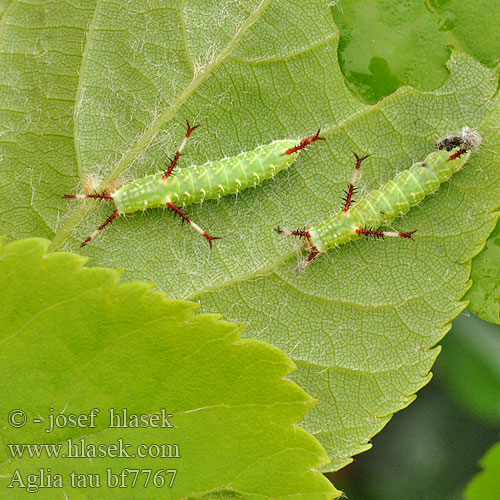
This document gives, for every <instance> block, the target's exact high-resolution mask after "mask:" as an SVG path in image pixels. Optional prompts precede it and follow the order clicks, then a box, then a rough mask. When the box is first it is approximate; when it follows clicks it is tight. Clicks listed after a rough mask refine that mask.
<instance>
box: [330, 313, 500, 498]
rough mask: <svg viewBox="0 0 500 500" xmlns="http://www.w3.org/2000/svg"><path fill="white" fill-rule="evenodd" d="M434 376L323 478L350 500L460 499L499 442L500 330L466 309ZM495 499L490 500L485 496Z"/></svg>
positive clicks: (446, 339) (438, 362) (454, 324)
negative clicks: (367, 446)
mask: <svg viewBox="0 0 500 500" xmlns="http://www.w3.org/2000/svg"><path fill="white" fill-rule="evenodd" d="M441 345H442V346H443V350H442V352H441V354H440V355H439V357H438V359H437V362H436V364H435V365H434V369H433V372H434V378H433V379H432V380H431V382H430V383H429V384H428V385H427V386H426V387H424V388H423V389H422V390H421V391H420V392H419V393H418V396H417V399H416V400H415V401H414V402H413V403H412V404H411V405H410V406H409V407H408V408H407V409H405V410H403V411H401V412H399V413H396V414H395V415H394V416H393V418H392V420H391V421H390V422H389V424H388V425H387V426H386V427H385V428H384V429H383V431H382V432H381V433H380V434H378V435H377V436H375V437H374V438H373V440H372V443H373V448H372V449H371V450H369V451H368V452H366V453H363V454H361V455H358V456H356V457H354V462H353V463H352V464H351V465H349V466H348V467H346V468H345V469H342V470H341V471H339V472H337V473H334V474H330V475H329V476H328V477H329V478H330V479H331V480H332V481H333V482H334V484H335V486H336V487H337V488H339V489H341V490H343V491H345V492H346V494H347V496H348V498H350V499H352V500H382V499H383V500H422V499H425V500H458V499H462V498H464V497H463V491H464V488H465V486H466V485H467V483H468V482H469V481H470V480H471V479H472V477H473V476H474V475H475V474H476V473H477V472H478V471H479V470H480V468H479V467H478V464H477V462H478V461H479V459H480V458H481V457H482V456H483V455H484V454H485V453H486V451H487V450H488V449H489V448H490V447H491V446H492V445H493V444H494V443H495V442H496V441H498V438H499V429H500V326H499V325H494V324H492V323H488V322H486V321H483V320H481V319H480V318H478V317H477V316H474V315H473V314H471V313H469V312H467V311H465V312H464V313H463V314H462V315H461V316H459V317H458V318H457V319H456V320H455V321H454V323H453V329H452V331H451V332H450V333H448V335H447V336H446V337H445V339H444V340H443V342H442V343H441ZM491 500H495V499H493V498H492V499H491Z"/></svg>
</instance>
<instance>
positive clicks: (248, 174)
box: [63, 122, 324, 248]
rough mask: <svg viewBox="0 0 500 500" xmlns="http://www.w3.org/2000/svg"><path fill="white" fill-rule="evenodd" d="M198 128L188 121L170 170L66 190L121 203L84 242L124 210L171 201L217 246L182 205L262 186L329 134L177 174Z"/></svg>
mask: <svg viewBox="0 0 500 500" xmlns="http://www.w3.org/2000/svg"><path fill="white" fill-rule="evenodd" d="M198 127H199V125H196V126H194V127H191V126H190V125H189V122H187V132H186V136H185V137H184V140H183V141H182V143H181V145H180V146H179V149H178V150H177V153H176V154H175V157H174V159H173V161H172V162H171V164H170V166H169V167H168V169H167V171H166V172H165V173H158V174H154V175H148V176H147V177H143V178H142V179H138V180H136V181H134V182H131V183H130V184H126V185H124V186H122V187H121V188H119V189H118V190H116V191H114V192H113V193H111V194H106V193H102V194H66V195H64V196H63V198H78V199H84V198H101V199H109V200H113V202H114V204H115V208H116V209H115V211H114V213H113V215H111V217H109V218H108V219H107V220H106V222H104V224H102V225H101V226H99V228H98V229H96V230H95V231H94V232H93V233H92V234H91V235H90V236H89V237H88V238H87V239H86V240H85V241H84V242H83V243H82V244H81V246H82V247H83V246H85V245H86V244H87V243H89V242H90V241H91V240H92V238H94V237H95V236H96V235H97V234H98V233H99V231H102V230H103V229H104V228H105V227H106V226H107V225H108V224H109V223H110V222H111V221H113V220H114V219H116V217H118V216H119V215H121V214H130V213H133V212H137V211H138V210H145V209H146V208H153V207H163V206H167V207H169V208H170V209H171V210H172V211H174V212H175V213H177V214H178V215H180V216H181V217H182V218H183V219H184V220H185V221H186V222H188V223H189V224H190V225H191V227H193V228H194V229H195V230H196V231H198V232H199V233H200V234H201V235H203V236H204V237H205V238H206V239H207V240H208V243H209V245H210V248H212V240H217V239H220V238H219V237H217V236H210V235H209V234H208V233H207V232H206V231H204V230H203V229H201V227H200V226H198V225H197V224H196V223H195V222H193V221H192V220H191V219H190V218H189V217H188V216H187V215H186V214H184V212H183V211H182V210H181V209H180V208H179V206H178V205H182V206H183V205H189V204H191V203H198V202H202V201H203V200H209V199H213V198H220V197H221V196H225V195H227V194H232V193H238V192H239V191H241V190H243V189H246V188H248V187H250V186H256V185H257V184H259V183H261V182H262V181H264V180H266V179H269V178H271V177H274V175H275V174H277V173H278V172H280V171H281V170H283V169H285V168H288V167H289V166H290V165H291V164H292V163H293V162H294V161H295V159H296V158H297V155H298V153H299V152H300V151H301V150H302V149H304V148H305V147H306V146H308V145H309V144H311V143H313V142H315V141H318V140H324V138H323V137H320V136H319V133H320V131H319V130H318V132H317V133H316V135H313V136H310V137H307V138H306V139H302V140H301V141H300V142H299V144H297V143H296V142H295V141H293V140H289V139H283V140H276V141H273V142H271V143H270V144H266V145H264V146H260V147H258V148H256V149H254V150H253V151H248V152H243V153H240V154H239V155H237V156H232V157H229V158H223V159H222V160H219V161H216V162H208V163H205V164H203V165H198V166H191V167H187V168H181V169H178V170H176V172H175V175H173V170H174V168H175V166H176V165H177V162H178V160H179V157H180V155H181V153H182V151H183V149H184V148H185V147H186V144H187V142H188V139H189V136H190V135H191V133H192V132H193V130H195V129H196V128H198Z"/></svg>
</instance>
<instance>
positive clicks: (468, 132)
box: [435, 127, 483, 151]
mask: <svg viewBox="0 0 500 500" xmlns="http://www.w3.org/2000/svg"><path fill="white" fill-rule="evenodd" d="M482 140H483V138H482V136H481V135H480V134H479V133H478V132H477V131H476V130H474V129H472V128H470V127H464V128H462V130H461V131H460V135H448V136H446V137H443V138H442V139H439V141H437V142H436V144H435V146H436V148H437V149H446V151H451V150H452V149H454V148H463V149H466V150H467V151H479V150H480V149H481V142H482Z"/></svg>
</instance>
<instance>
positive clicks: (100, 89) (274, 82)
mask: <svg viewBox="0 0 500 500" xmlns="http://www.w3.org/2000/svg"><path fill="white" fill-rule="evenodd" d="M85 5H86V6H87V7H88V9H87V10H85V9H84V6H85ZM168 5H169V6H168V7H165V5H164V4H163V3H160V2H158V3H155V2H150V3H149V4H148V8H147V9H146V8H145V7H143V2H133V1H132V2H127V3H126V4H124V5H123V6H119V5H118V4H116V3H111V2H106V1H102V2H98V3H97V4H94V3H91V2H89V3H88V4H81V5H79V6H78V8H76V7H73V6H71V5H68V4H65V3H44V4H43V5H42V6H40V7H35V6H33V5H30V6H29V8H28V6H27V5H25V4H12V6H11V8H10V9H9V11H8V13H7V15H6V16H5V18H4V25H3V29H2V40H1V45H0V50H1V53H0V66H1V68H2V71H1V72H0V79H1V82H2V85H1V86H0V89H1V90H0V92H1V93H0V100H1V102H2V104H3V105H2V108H1V109H2V111H0V112H1V116H2V120H1V123H2V127H3V134H2V135H1V137H0V148H1V149H2V155H3V164H4V166H5V172H6V178H5V181H4V182H2V184H1V187H2V191H1V192H2V195H0V196H1V198H0V203H1V208H2V214H1V215H0V221H1V224H2V228H3V230H4V231H6V232H9V234H10V235H11V236H22V235H32V234H39V235H45V236H47V237H51V238H53V245H52V249H59V248H61V247H64V248H67V249H75V248H77V247H78V244H79V242H81V241H82V240H83V239H84V238H85V237H86V236H87V235H88V234H89V233H90V232H91V231H92V230H93V229H94V228H95V227H97V226H98V225H99V224H100V223H102V221H103V220H104V219H105V217H107V216H108V215H109V214H110V213H111V210H112V208H111V206H110V205H109V204H106V203H101V204H97V203H85V204H82V205H80V206H79V205H77V204H74V203H71V202H68V201H67V200H60V199H59V196H60V195H61V194H63V193H66V192H74V191H75V190H78V189H80V188H81V187H82V186H83V185H86V184H88V183H89V182H90V181H91V180H92V176H99V175H100V176H102V177H103V180H102V183H101V187H102V186H104V185H107V184H108V183H109V182H111V181H114V180H116V179H117V178H118V177H119V176H122V177H124V178H125V180H127V179H134V178H135V177H137V176H142V175H144V174H145V173H151V172H153V171H156V170H161V169H162V168H164V163H165V161H166V157H167V155H169V154H172V153H173V152H174V151H175V150H176V147H177V145H178V143H179V142H180V140H181V138H182V136H183V135H184V126H185V125H184V120H185V119H186V118H187V119H189V120H190V121H191V122H192V123H200V122H201V123H203V125H204V127H203V129H200V130H199V131H198V130H197V131H196V132H197V133H196V135H195V136H194V137H193V140H192V143H191V144H190V145H189V146H188V148H187V150H186V155H185V156H183V157H182V162H183V165H184V166H187V165H189V164H190V163H191V162H201V161H204V160H206V159H218V158H221V157H222V156H224V155H226V154H233V153H237V152H240V151H242V150H247V149H250V148H253V147H254V146H255V145H256V144H259V143H260V144H262V143H266V142H269V141H270V140H272V139H273V138H278V137H296V138H299V137H304V136H305V135H308V134H310V133H312V132H315V131H316V129H317V128H318V127H321V128H322V131H323V133H324V135H325V137H327V139H328V141H327V142H326V143H324V142H321V143H317V144H314V145H313V146H311V147H310V148H309V150H308V151H307V152H305V153H303V154H302V155H301V156H300V158H299V160H298V161H297V162H296V163H295V165H294V166H293V167H292V168H291V169H290V170H289V171H288V172H284V173H283V174H280V175H279V176H278V177H277V178H276V179H275V180H274V181H270V182H266V183H263V184H262V185H260V186H258V187H257V189H255V190H249V191H246V192H244V193H241V194H240V195H239V197H238V199H236V198H235V197H233V196H228V197H224V198H222V199H221V200H220V202H218V203H217V202H215V201H214V202H207V203H205V204H204V205H203V206H202V207H188V209H189V210H188V211H189V214H190V215H191V216H192V217H193V218H194V219H195V220H196V221H197V222H198V223H199V224H200V225H202V226H203V227H204V228H206V229H207V230H209V231H210V232H211V233H212V234H214V235H217V236H223V237H224V238H223V239H222V240H220V241H218V242H216V243H217V245H216V248H215V249H214V251H213V252H209V251H208V248H207V245H206V242H205V241H203V239H202V238H200V237H199V235H197V234H196V233H195V232H194V231H192V230H190V229H189V228H186V227H182V226H181V224H180V223H179V221H178V220H175V219H173V218H171V217H167V216H166V213H165V212H164V211H162V210H150V211H148V212H145V213H144V214H136V215H133V216H130V217H126V218H125V217H123V218H121V219H118V220H117V221H116V222H114V223H113V225H112V227H110V228H108V229H106V231H105V232H103V233H102V234H101V235H100V237H99V238H98V239H96V240H95V241H93V242H92V245H89V246H87V247H85V249H84V252H85V253H86V254H87V255H89V256H90V257H91V259H92V262H93V263H96V264H99V265H106V266H119V267H123V268H124V269H125V272H124V277H125V279H129V280H131V279H139V278H140V279H148V280H150V279H151V280H155V281H156V282H157V283H158V284H159V285H160V286H161V287H162V288H163V289H166V290H168V291H169V292H170V293H171V294H173V295H174V296H176V297H179V298H191V299H196V300H199V301H200V302H201V303H202V304H203V305H204V307H205V310H212V311H220V312H223V313H224V315H225V316H226V317H228V318H232V319H235V320H238V321H244V322H246V323H247V324H248V329H247V331H246V333H245V334H246V335H248V336H252V337H255V338H259V339H265V340H268V341H269V342H271V343H273V344H275V345H276V346H279V347H280V348H281V349H283V350H284V351H285V352H286V353H288V354H289V355H290V356H291V357H292V358H293V359H294V360H295V362H296V363H297V365H298V367H299V369H298V371H297V372H296V373H295V375H294V378H295V380H297V381H298V382H299V383H300V384H301V385H303V387H305V388H306V389H307V391H308V392H309V393H311V394H312V395H313V396H314V397H316V398H318V399H319V400H320V402H319V404H318V405H317V407H316V408H315V409H314V410H312V411H311V412H310V413H309V414H308V415H307V417H306V419H305V422H304V425H305V426H306V427H307V429H308V430H310V431H312V432H314V433H315V435H316V436H317V437H318V438H319V440H320V441H321V442H322V443H323V445H324V446H326V447H327V449H328V452H329V455H330V456H331V458H332V460H333V463H332V468H339V467H341V466H342V465H344V464H346V463H348V462H349V461H350V460H351V456H352V455H353V454H355V453H358V452H360V451H363V450H365V449H367V448H368V447H369V445H368V444H367V443H368V441H369V439H370V437H371V436H373V434H375V433H376V432H378V431H379V430H380V429H381V428H382V427H383V426H384V425H385V423H386V422H387V421H388V420H389V419H390V417H391V415H392V413H393V412H394V411H397V410H399V409H401V408H403V407H405V406H406V405H408V404H409V403H410V402H411V401H412V400H413V399H414V397H415V396H414V393H415V392H416V391H417V390H418V389H419V388H420V387H422V385H424V384H425V383H426V382H427V381H428V380H429V377H430V375H429V369H430V367H431V366H432V363H433V360H434V359H435V357H436V355H437V353H438V350H437V349H432V347H433V346H434V345H435V344H436V343H437V342H438V341H439V339H440V338H441V337H442V336H443V335H444V334H445V333H446V331H447V330H448V323H449V321H450V320H451V319H452V318H453V317H455V316H456V315H457V314H458V313H459V312H460V310H461V309H462V308H463V307H464V303H462V302H460V298H461V297H462V295H463V294H464V292H465V291H466V289H467V286H468V275H469V267H470V263H469V259H470V258H471V257H472V256H473V255H474V254H476V253H477V252H478V251H479V250H480V249H481V248H482V246H483V245H484V242H485V240H486V237H487V235H488V234H489V232H490V231H491V230H492V229H493V227H494V225H495V221H496V215H495V214H493V213H491V211H492V210H495V209H496V208H497V207H498V206H499V205H500V169H499V168H498V161H497V160H496V159H495V153H494V152H495V151H496V150H498V147H499V144H500V136H499V132H498V127H497V123H498V116H499V113H498V111H499V103H498V100H492V96H493V94H494V92H495V90H496V74H495V73H494V72H493V71H491V70H488V69H486V68H484V67H482V66H481V65H480V64H479V63H477V62H476V61H475V60H474V59H472V58H471V57H469V56H466V55H465V54H462V53H453V56H452V58H451V60H450V61H449V63H448V68H449V71H450V77H449V78H448V79H447V80H446V81H445V83H444V84H443V85H442V87H440V88H439V89H437V90H436V91H435V92H432V93H422V92H417V91H414V90H411V89H408V88H405V89H402V90H400V91H398V92H396V93H395V94H394V95H392V96H390V97H389V98H387V99H386V100H384V101H382V102H380V103H379V104H377V105H376V106H373V107H371V108H370V107H368V106H366V105H365V104H363V103H361V102H360V101H359V100H357V99H356V98H355V97H354V96H353V95H352V94H351V93H350V92H349V91H348V90H347V89H346V86H345V84H344V81H343V79H342V76H341V73H340V70H339V68H338V64H337V42H338V33H337V32H336V31H334V29H333V28H332V26H333V23H332V20H331V18H330V17H329V16H330V10H329V8H328V6H327V5H326V3H325V2H323V1H322V0H321V1H320V0H315V1H311V2H307V4H305V3H304V2H298V1H295V2H271V1H270V0H266V1H262V2H251V1H247V2H239V3H237V4H235V3H233V2H226V3H221V2H213V3H211V2H204V1H201V0H200V1H198V2H180V1H179V2H178V3H173V2H172V3H169V4H168ZM12 47H16V50H15V51H13V49H12ZM463 125H470V126H474V127H479V130H480V131H481V133H482V134H483V135H484V138H485V149H484V150H483V151H482V152H481V153H479V154H477V155H476V156H475V157H474V158H473V159H472V160H471V161H470V163H469V164H468V165H467V168H465V169H464V170H463V171H462V172H461V173H459V174H457V175H456V176H455V177H454V178H453V179H452V181H451V182H450V183H448V184H447V185H446V186H444V187H443V188H442V189H441V190H440V192H439V193H438V194H437V195H436V196H433V197H430V198H429V199H427V200H425V201H424V202H423V203H422V204H421V205H420V206H419V207H417V208H416V209H414V210H412V211H411V212H410V213H409V215H408V216H407V217H406V218H405V219H401V220H398V221H396V222H395V226H396V227H398V228H400V229H403V228H405V229H413V228H419V233H418V236H419V237H418V242H417V243H413V242H411V241H400V240H393V241H378V242H373V241H359V242H357V243H354V244H350V245H345V246H344V247H343V248H340V249H338V250H336V251H332V252H329V253H328V254H327V255H325V256H323V257H322V258H321V259H318V261H317V262H316V263H315V264H314V265H313V266H310V268H308V269H307V270H306V271H305V272H304V273H302V275H301V276H299V277H298V278H296V277H295V275H294V268H295V265H296V258H295V255H296V252H295V250H293V248H292V245H293V243H292V242H290V241H286V240H284V239H282V238H280V237H278V235H276V234H275V233H274V231H273V228H274V227H276V226H277V225H278V224H280V225H281V226H284V227H295V226H302V227H303V226H304V225H306V226H307V225H309V224H313V223H315V222H317V221H320V220H322V219H323V218H324V217H325V216H326V215H327V214H329V213H331V212H332V211H334V210H337V209H338V208H339V207H340V197H341V193H342V190H343V189H344V187H345V186H346V184H347V182H348V180H349V179H350V177H351V173H352V169H353V161H352V159H353V157H352V152H351V151H352V150H353V149H354V150H356V151H357V152H359V153H370V154H371V155H372V156H371V158H370V160H367V162H365V163H364V164H363V183H362V184H363V187H364V191H362V192H366V190H367V189H372V188H375V187H377V186H378V185H379V184H380V183H381V182H382V181H384V180H386V179H388V178H390V177H392V176H393V175H394V174H395V172H397V171H399V170H401V169H404V168H407V167H409V166H410V165H411V163H413V162H414V161H417V160H420V159H423V157H424V156H425V155H426V154H428V153H429V152H430V151H431V150H432V147H433V143H434V142H435V140H436V138H437V137H439V136H441V135H443V134H444V133H448V132H452V131H456V130H457V129H459V128H460V127H462V126H463ZM63 214H64V215H63Z"/></svg>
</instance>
